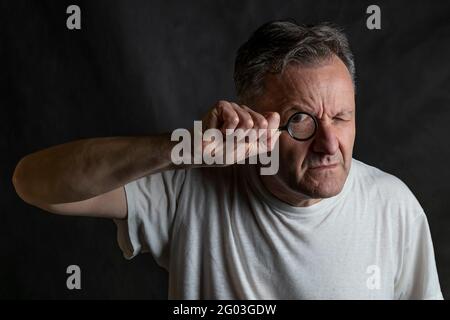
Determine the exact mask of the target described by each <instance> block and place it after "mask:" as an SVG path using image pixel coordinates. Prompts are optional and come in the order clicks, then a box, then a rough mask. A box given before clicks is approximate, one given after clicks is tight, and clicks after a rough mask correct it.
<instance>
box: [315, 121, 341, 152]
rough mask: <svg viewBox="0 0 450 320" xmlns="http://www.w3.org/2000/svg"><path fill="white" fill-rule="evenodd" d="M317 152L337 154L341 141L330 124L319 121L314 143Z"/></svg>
mask: <svg viewBox="0 0 450 320" xmlns="http://www.w3.org/2000/svg"><path fill="white" fill-rule="evenodd" d="M312 149H313V151H314V152H316V153H322V154H329V155H333V154H335V153H336V152H337V151H338V149H339V141H338V139H337V137H336V134H335V133H334V132H333V128H332V126H331V125H330V124H327V123H323V122H319V123H318V127H317V132H316V135H315V137H314V140H313V143H312Z"/></svg>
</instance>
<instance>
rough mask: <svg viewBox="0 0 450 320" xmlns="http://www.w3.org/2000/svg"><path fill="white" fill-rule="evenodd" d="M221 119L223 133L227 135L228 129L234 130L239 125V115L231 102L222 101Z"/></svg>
mask: <svg viewBox="0 0 450 320" xmlns="http://www.w3.org/2000/svg"><path fill="white" fill-rule="evenodd" d="M217 108H218V112H219V119H221V122H222V126H221V128H220V129H221V131H222V133H224V134H227V129H231V130H234V129H236V127H237V125H238V124H239V114H238V113H237V112H236V110H235V109H234V107H233V106H232V105H231V103H230V102H227V101H220V102H219V105H218V107H217Z"/></svg>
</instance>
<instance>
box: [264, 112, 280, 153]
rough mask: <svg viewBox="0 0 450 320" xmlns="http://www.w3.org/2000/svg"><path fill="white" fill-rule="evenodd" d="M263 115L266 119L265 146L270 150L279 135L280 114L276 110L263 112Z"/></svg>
mask: <svg viewBox="0 0 450 320" xmlns="http://www.w3.org/2000/svg"><path fill="white" fill-rule="evenodd" d="M263 115H264V116H265V117H266V119H267V123H268V124H267V147H268V149H269V150H272V149H273V147H274V145H275V143H276V141H277V140H278V138H279V137H280V131H279V130H278V128H279V127H280V114H279V113H278V112H265V113H263Z"/></svg>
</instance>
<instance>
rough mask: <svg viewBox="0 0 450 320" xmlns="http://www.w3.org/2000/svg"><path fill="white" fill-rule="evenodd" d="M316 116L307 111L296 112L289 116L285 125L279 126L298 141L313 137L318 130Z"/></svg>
mask: <svg viewBox="0 0 450 320" xmlns="http://www.w3.org/2000/svg"><path fill="white" fill-rule="evenodd" d="M317 127H318V125H317V120H316V118H315V117H314V116H313V115H311V114H309V113H307V112H303V111H302V112H296V113H294V114H293V115H292V116H290V117H289V120H288V121H287V123H286V124H285V125H284V126H281V127H279V128H278V130H280V131H284V130H286V131H287V132H288V133H289V135H290V136H291V137H292V138H294V139H295V140H298V141H306V140H309V139H311V138H312V137H313V136H314V135H315V134H316V131H317Z"/></svg>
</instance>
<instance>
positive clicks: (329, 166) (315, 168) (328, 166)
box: [309, 163, 338, 170]
mask: <svg viewBox="0 0 450 320" xmlns="http://www.w3.org/2000/svg"><path fill="white" fill-rule="evenodd" d="M337 166H338V164H337V163H334V164H329V165H324V166H317V167H310V168H309V169H311V170H328V169H334V168H336V167H337Z"/></svg>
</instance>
